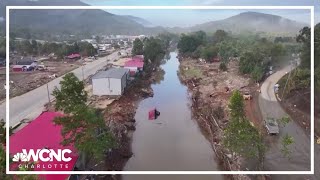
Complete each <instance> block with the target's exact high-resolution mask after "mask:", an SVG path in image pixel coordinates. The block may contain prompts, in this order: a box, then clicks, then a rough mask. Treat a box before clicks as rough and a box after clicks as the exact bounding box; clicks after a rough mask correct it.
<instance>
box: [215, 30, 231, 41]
mask: <svg viewBox="0 0 320 180" xmlns="http://www.w3.org/2000/svg"><path fill="white" fill-rule="evenodd" d="M227 38H228V33H227V32H225V31H224V30H221V29H219V30H217V31H216V32H215V33H214V35H213V42H214V43H219V42H222V41H223V40H225V39H227Z"/></svg>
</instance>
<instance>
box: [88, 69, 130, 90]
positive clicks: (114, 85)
mask: <svg viewBox="0 0 320 180" xmlns="http://www.w3.org/2000/svg"><path fill="white" fill-rule="evenodd" d="M128 77H129V70H128V69H124V68H111V69H108V70H106V71H99V72H98V73H96V74H95V75H94V76H93V77H92V94H93V95H98V96H103V95H116V96H119V95H122V94H123V92H124V89H125V87H126V86H127V79H128Z"/></svg>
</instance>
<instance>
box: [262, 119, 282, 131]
mask: <svg viewBox="0 0 320 180" xmlns="http://www.w3.org/2000/svg"><path fill="white" fill-rule="evenodd" d="M264 125H265V127H266V129H267V132H268V134H270V135H277V134H279V125H278V122H277V120H276V119H274V118H266V119H265V120H264Z"/></svg>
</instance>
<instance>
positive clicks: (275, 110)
mask: <svg viewBox="0 0 320 180" xmlns="http://www.w3.org/2000/svg"><path fill="white" fill-rule="evenodd" d="M291 69H293V68H291V67H290V66H287V67H285V68H283V69H282V70H280V71H278V72H276V73H274V74H273V75H271V76H270V77H269V78H268V79H266V81H265V82H264V83H263V84H262V86H261V95H260V97H259V106H260V109H261V113H262V116H263V118H266V117H273V118H281V117H283V116H286V115H287V113H286V112H285V111H284V110H283V109H282V108H281V106H280V104H279V103H278V101H277V99H276V96H275V93H274V90H273V87H274V85H275V84H276V83H277V82H278V81H279V80H280V79H281V77H283V76H284V75H285V74H286V72H290V70H291ZM280 88H281V87H280ZM282 88H283V87H282ZM286 134H289V135H290V136H292V137H293V138H294V140H295V143H294V144H293V145H291V146H292V147H291V151H292V154H291V158H290V159H288V158H284V157H283V155H282V153H281V139H282V137H283V136H284V135H286ZM271 138H272V143H271V144H270V147H269V148H268V151H267V153H266V159H265V168H266V170H270V171H271V170H283V171H309V170H310V168H311V160H310V145H311V144H310V136H309V135H307V134H306V132H305V130H304V129H303V128H301V127H300V126H299V125H298V124H297V123H296V122H295V121H291V122H290V123H289V124H287V125H286V126H285V127H284V128H280V134H279V136H274V137H271ZM315 152H320V147H319V146H316V149H315ZM315 161H316V162H317V161H318V162H320V159H319V156H317V157H316V160H315ZM318 166H319V164H317V163H316V169H315V171H317V169H318V171H319V169H320V168H319V167H318ZM316 176H317V177H316ZM316 176H312V177H309V178H311V179H315V180H316V179H320V176H319V172H318V173H317V175H316ZM284 178H285V179H290V180H298V179H299V180H300V179H307V178H306V176H305V175H304V176H300V175H286V176H281V175H274V176H272V179H275V180H278V179H279V180H282V179H284Z"/></svg>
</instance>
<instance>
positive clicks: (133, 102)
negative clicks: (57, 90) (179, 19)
mask: <svg viewBox="0 0 320 180" xmlns="http://www.w3.org/2000/svg"><path fill="white" fill-rule="evenodd" d="M159 73H161V69H160V68H157V69H155V70H154V71H153V72H151V73H150V74H148V75H147V74H139V75H138V76H137V77H136V78H135V79H134V80H133V81H131V82H130V84H129V85H128V86H127V87H126V89H125V92H124V94H123V95H122V96H121V97H118V98H114V97H113V98H110V97H109V98H108V97H96V96H92V95H91V94H92V93H91V91H92V90H90V89H91V88H92V87H90V86H91V85H90V78H88V79H86V88H85V90H86V91H87V92H88V97H89V98H88V104H89V105H90V106H92V107H95V108H97V109H100V110H101V111H102V113H103V117H104V120H105V122H106V124H107V127H109V129H110V131H111V133H112V134H113V135H114V137H115V140H116V142H117V146H116V147H115V148H113V149H111V150H109V151H108V152H107V153H106V156H105V159H103V160H93V159H90V160H89V162H88V163H87V165H86V169H85V170H87V171H89V170H94V171H121V170H123V167H124V166H125V164H126V162H127V161H128V160H129V158H130V157H131V156H132V151H131V136H132V133H133V131H134V130H135V119H134V116H135V112H136V109H137V105H138V103H139V102H140V101H141V100H143V99H144V98H147V97H151V96H153V91H152V88H151V84H152V83H155V82H156V81H157V76H158V74H159ZM107 101H108V102H109V103H108V102H107ZM54 104H55V101H52V102H51V103H50V106H48V104H46V110H47V111H54ZM95 178H97V179H112V180H118V179H121V176H120V175H114V176H113V175H112V176H111V175H97V176H95Z"/></svg>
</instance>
